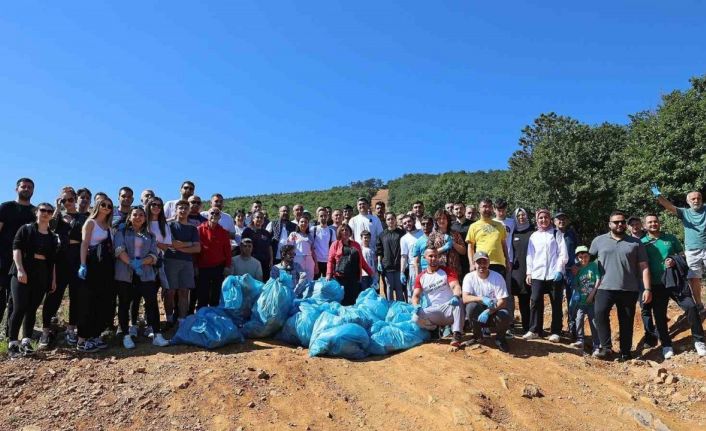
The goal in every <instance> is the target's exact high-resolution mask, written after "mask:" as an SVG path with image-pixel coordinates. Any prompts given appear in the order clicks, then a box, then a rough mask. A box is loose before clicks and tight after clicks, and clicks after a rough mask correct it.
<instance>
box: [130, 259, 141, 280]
mask: <svg viewBox="0 0 706 431" xmlns="http://www.w3.org/2000/svg"><path fill="white" fill-rule="evenodd" d="M130 266H131V267H132V270H133V271H135V274H137V276H138V277H142V274H143V271H142V260H140V259H132V260H131V261H130Z"/></svg>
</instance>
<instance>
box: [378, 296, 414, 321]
mask: <svg viewBox="0 0 706 431" xmlns="http://www.w3.org/2000/svg"><path fill="white" fill-rule="evenodd" d="M413 315H414V305H412V304H408V303H406V302H401V301H392V302H390V308H388V310H387V315H386V316H385V321H386V322H391V323H395V322H408V321H410V320H412V316H413Z"/></svg>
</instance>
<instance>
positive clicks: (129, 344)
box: [123, 335, 135, 349]
mask: <svg viewBox="0 0 706 431" xmlns="http://www.w3.org/2000/svg"><path fill="white" fill-rule="evenodd" d="M123 347H125V348H126V349H134V348H135V342H134V341H132V337H131V336H129V335H125V336H124V337H123Z"/></svg>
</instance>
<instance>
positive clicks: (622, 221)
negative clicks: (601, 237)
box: [610, 220, 628, 224]
mask: <svg viewBox="0 0 706 431" xmlns="http://www.w3.org/2000/svg"><path fill="white" fill-rule="evenodd" d="M610 222H611V223H613V224H627V223H628V222H627V221H625V220H611V221H610Z"/></svg>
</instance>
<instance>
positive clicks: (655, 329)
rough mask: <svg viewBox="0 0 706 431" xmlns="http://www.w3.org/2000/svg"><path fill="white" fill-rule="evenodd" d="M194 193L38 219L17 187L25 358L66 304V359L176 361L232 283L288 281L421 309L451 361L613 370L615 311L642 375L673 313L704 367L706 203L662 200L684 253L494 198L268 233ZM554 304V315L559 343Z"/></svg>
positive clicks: (73, 205)
mask: <svg viewBox="0 0 706 431" xmlns="http://www.w3.org/2000/svg"><path fill="white" fill-rule="evenodd" d="M195 191H196V186H195V184H194V183H193V182H191V181H184V183H183V184H182V185H181V188H180V190H179V194H180V196H179V198H178V199H174V200H169V201H165V200H163V199H162V198H160V197H158V196H156V195H155V193H154V191H152V190H144V191H142V193H141V194H140V197H139V203H138V204H137V205H134V203H135V202H134V200H135V197H134V192H133V190H132V189H131V188H130V187H122V188H120V190H119V191H118V196H117V204H114V203H113V201H112V200H111V198H110V197H109V196H108V195H107V194H106V193H102V192H99V193H96V194H95V195H93V194H92V193H91V191H90V190H89V189H87V188H80V189H78V190H76V189H74V188H73V187H64V188H62V189H61V190H60V193H59V196H58V197H57V199H56V201H55V202H53V203H48V202H43V203H40V204H38V205H36V206H34V205H33V204H32V203H31V198H32V195H33V192H34V182H33V181H32V180H31V179H29V178H22V179H20V180H18V181H17V184H16V193H17V197H16V199H15V200H13V201H9V202H5V203H3V204H2V205H1V206H0V316H2V315H3V314H4V312H5V308H7V311H8V318H7V327H6V328H5V332H6V336H7V339H8V340H9V344H8V352H9V355H10V357H13V358H14V357H19V356H23V355H31V354H32V353H33V352H34V344H33V343H32V336H33V332H34V326H35V316H36V314H37V310H38V308H39V306H40V305H43V306H42V313H41V314H42V331H41V336H40V337H39V341H38V344H37V345H38V347H39V348H44V347H46V346H49V345H50V344H52V343H55V342H56V335H57V331H56V328H57V325H56V321H57V313H58V310H59V308H60V307H61V306H62V303H63V299H64V296H65V292H66V290H67V289H68V297H69V300H68V321H67V322H65V323H66V330H65V342H66V343H67V344H69V345H71V346H76V349H77V350H78V351H79V352H93V351H96V350H99V349H105V348H108V347H109V346H108V343H106V341H105V337H106V335H108V334H111V332H112V333H115V334H116V335H119V336H120V337H121V339H122V344H123V346H124V348H126V349H133V348H134V347H135V342H136V341H138V340H139V339H140V337H146V338H148V339H150V340H151V343H152V344H154V345H155V346H159V347H164V346H167V345H168V344H169V341H168V340H167V339H166V338H165V337H164V336H163V332H162V331H163V330H167V329H169V328H170V327H173V326H175V325H179V324H180V323H181V322H182V321H183V320H184V318H185V317H186V316H187V315H189V314H193V313H194V312H195V311H196V310H198V309H200V308H203V307H212V306H217V305H218V303H219V299H220V290H221V285H222V283H223V280H224V277H226V276H228V275H231V274H232V275H244V274H249V275H250V276H252V277H254V278H255V279H258V280H261V281H267V280H268V279H269V278H270V277H277V278H279V277H280V275H281V274H282V273H283V272H286V273H287V274H289V275H290V276H291V279H292V280H293V282H292V288H293V289H296V286H298V285H300V284H301V283H303V282H306V281H311V280H315V279H317V278H325V279H327V280H331V279H336V280H337V281H338V282H339V283H340V284H341V285H342V286H343V289H344V297H343V300H342V304H343V305H352V304H354V303H355V300H356V298H357V297H358V295H359V294H360V293H361V292H362V291H363V290H365V289H367V288H369V287H371V286H380V288H381V289H380V290H381V294H383V295H385V296H386V297H387V299H389V300H396V301H407V302H410V303H411V304H413V305H414V306H415V307H416V310H417V311H416V314H415V321H416V322H417V324H418V325H420V326H422V327H424V328H427V329H430V330H432V331H433V334H435V335H438V337H442V338H446V337H450V339H451V341H450V343H451V344H452V345H453V346H461V345H462V344H464V345H470V344H473V343H477V342H480V341H481V339H482V338H487V337H492V332H493V331H494V332H495V338H494V341H495V344H496V345H497V347H498V349H500V350H502V351H504V352H508V351H509V349H510V345H509V343H508V340H510V339H512V338H515V337H519V338H522V339H524V340H533V339H537V338H542V337H545V336H546V337H547V339H548V340H549V341H551V342H554V343H560V342H562V340H564V341H566V342H568V343H569V344H570V345H571V346H573V347H575V348H577V349H582V350H586V349H588V350H586V351H587V352H592V354H593V355H594V356H595V357H598V358H608V357H609V356H611V355H612V340H611V328H610V318H609V316H610V312H611V310H612V308H613V307H615V308H616V310H617V316H618V324H619V327H620V340H619V341H620V342H619V345H620V350H619V358H620V359H622V360H626V359H629V358H630V357H631V349H632V341H633V340H632V338H633V322H634V318H635V312H636V309H637V304H638V303H639V305H640V309H641V313H640V314H641V318H642V321H643V325H644V328H645V334H646V335H645V343H646V344H647V345H649V346H652V347H656V346H657V343H660V345H661V348H662V354H663V356H664V358H665V359H669V358H671V357H672V356H673V355H674V351H673V349H672V344H671V339H670V335H669V330H668V327H667V321H668V319H667V305H668V303H669V300H670V299H672V300H674V301H675V302H676V304H678V305H679V307H681V308H682V309H683V310H684V311H685V314H686V316H687V320H688V322H689V324H690V326H691V336H692V338H693V342H694V346H695V349H696V351H697V352H698V354H699V355H700V356H704V355H706V346H705V345H704V333H703V328H702V324H701V312H702V311H703V303H702V300H701V278H702V276H703V273H704V270H705V269H706V209H704V207H703V201H702V195H701V193H700V192H697V191H694V192H690V193H689V194H688V195H687V203H688V204H689V206H688V207H686V208H679V207H676V206H674V205H673V204H672V203H671V202H669V201H668V200H667V199H665V198H664V197H663V196H662V195H661V193H660V191H659V189H658V188H657V187H656V186H655V187H653V188H652V193H653V194H654V196H655V198H656V199H657V202H658V203H659V204H660V205H662V206H663V207H664V208H665V209H666V210H667V211H669V212H671V213H673V214H675V215H676V216H677V217H678V218H679V219H680V220H681V221H682V222H683V226H684V237H685V243H684V247H682V245H681V243H680V242H679V240H678V239H677V238H676V237H675V236H674V235H671V234H668V233H663V232H662V231H661V224H660V218H659V216H658V215H657V214H654V213H650V214H645V215H644V216H642V217H638V216H630V217H628V216H626V214H624V213H623V212H621V211H614V212H613V213H611V214H609V215H608V217H607V220H606V222H607V227H608V232H607V233H605V234H602V235H599V236H597V237H595V238H594V239H593V240H592V241H591V243H590V244H588V245H583V244H580V243H579V241H578V238H579V235H577V232H576V231H575V230H574V229H573V228H572V226H571V223H570V219H569V215H568V214H566V213H564V212H562V211H554V212H551V211H550V210H549V209H547V208H539V209H536V210H535V211H534V212H533V213H532V212H530V211H529V210H528V209H525V208H516V209H515V210H514V211H512V212H511V213H508V205H507V202H506V201H504V200H503V199H496V200H495V201H494V202H493V201H491V200H490V199H482V200H481V201H480V202H478V204H477V206H475V205H465V204H464V203H462V202H449V203H447V204H446V205H445V207H444V208H440V209H439V210H437V211H435V212H434V213H433V215H429V214H427V213H426V209H425V206H424V203H423V202H421V201H417V202H414V203H412V205H411V206H410V209H409V211H408V212H405V213H402V214H395V213H393V212H389V211H386V208H385V203H384V202H376V203H375V205H374V211H373V208H371V205H370V202H369V200H368V199H367V198H365V197H362V198H359V199H358V200H357V202H356V207H357V214H356V215H354V209H353V207H352V206H349V205H346V206H345V207H343V208H336V209H334V208H330V207H325V206H321V207H318V208H316V209H315V211H314V212H313V213H311V212H309V211H307V210H306V209H305V208H304V206H303V205H294V206H293V207H292V208H291V213H290V208H289V207H288V206H286V205H283V206H281V207H279V209H278V214H277V215H276V216H275V215H273V217H272V219H269V217H268V214H266V212H265V211H264V210H263V208H262V203H261V202H260V201H254V202H252V206H251V208H250V209H249V210H248V211H247V212H246V211H245V210H238V211H236V212H235V213H233V214H228V213H226V212H225V211H224V198H223V196H222V195H221V194H219V193H214V194H213V195H211V197H210V201H209V202H208V205H204V203H203V201H202V200H201V198H200V197H199V196H198V195H196V193H195ZM545 295H548V296H549V305H550V307H551V323H550V324H549V332H548V333H545V328H544V307H545V298H544V296H545ZM160 296H161V300H162V301H161V302H162V309H161V310H160V301H159V299H160ZM143 303H144V306H143V307H142V304H143ZM565 303H566V308H565V307H564V304H565ZM516 305H517V306H518V308H519V316H520V318H519V321H518V323H517V325H516V324H515V307H516ZM141 307H142V308H143V309H144V320H145V323H146V324H145V325H144V329H143V330H142V331H140V328H141V326H140V325H139V321H140V315H139V314H140V310H141ZM116 317H117V326H116V324H115V322H116ZM162 317H164V319H162ZM565 320H566V330H564V321H565ZM586 320H588V327H589V329H590V340H589V339H587V337H586V334H585V329H584V328H585V321H586ZM20 329H22V337H21V338H20ZM467 333H470V335H466V334H467ZM589 346H590V347H589Z"/></svg>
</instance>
